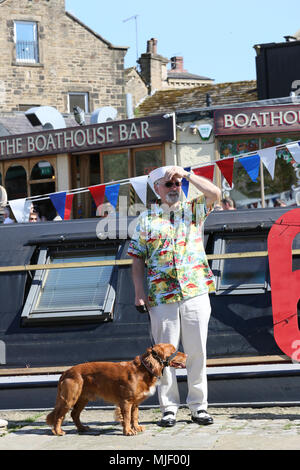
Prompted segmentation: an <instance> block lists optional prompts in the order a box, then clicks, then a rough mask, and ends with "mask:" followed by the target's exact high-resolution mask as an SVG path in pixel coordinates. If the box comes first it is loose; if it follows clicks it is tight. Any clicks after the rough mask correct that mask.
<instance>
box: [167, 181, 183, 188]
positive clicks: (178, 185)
mask: <svg viewBox="0 0 300 470" xmlns="http://www.w3.org/2000/svg"><path fill="white" fill-rule="evenodd" d="M174 185H175V186H177V187H178V188H179V187H180V186H181V181H167V182H166V183H165V187H166V188H172V186H174Z"/></svg>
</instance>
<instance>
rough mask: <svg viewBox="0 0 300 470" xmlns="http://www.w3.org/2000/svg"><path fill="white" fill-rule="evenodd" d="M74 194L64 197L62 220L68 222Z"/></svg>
mask: <svg viewBox="0 0 300 470" xmlns="http://www.w3.org/2000/svg"><path fill="white" fill-rule="evenodd" d="M73 197H74V194H67V195H66V205H65V215H64V220H69V219H70V217H71V210H72V203H73Z"/></svg>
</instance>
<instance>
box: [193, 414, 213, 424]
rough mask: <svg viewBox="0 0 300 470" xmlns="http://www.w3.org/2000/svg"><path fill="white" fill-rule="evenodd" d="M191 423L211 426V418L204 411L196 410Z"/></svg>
mask: <svg viewBox="0 0 300 470" xmlns="http://www.w3.org/2000/svg"><path fill="white" fill-rule="evenodd" d="M192 421H194V423H197V424H202V425H207V424H213V422H214V420H213V418H212V417H211V416H210V415H209V414H208V413H207V411H205V410H198V411H197V414H196V415H192Z"/></svg>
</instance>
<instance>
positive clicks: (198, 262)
mask: <svg viewBox="0 0 300 470" xmlns="http://www.w3.org/2000/svg"><path fill="white" fill-rule="evenodd" d="M164 209H165V208H164ZM164 209H163V208H162V207H161V206H159V205H157V204H155V205H153V206H152V207H151V209H149V210H147V211H145V212H143V213H142V214H141V215H140V216H139V218H138V221H137V225H136V229H135V233H134V235H133V237H132V239H131V242H130V244H129V248H128V254H129V255H130V256H134V257H137V258H142V259H144V260H145V263H146V265H147V279H148V296H149V304H150V306H151V307H153V306H156V305H159V304H166V303H171V302H179V301H180V300H183V299H185V298H189V297H195V296H196V295H200V294H203V293H206V292H213V291H214V290H215V280H214V276H213V273H212V271H211V269H210V267H209V265H208V261H207V258H206V254H205V251H204V246H203V239H202V234H203V223H204V220H205V219H206V216H207V209H206V204H205V198H204V196H203V195H201V196H199V197H198V198H196V199H194V200H192V201H186V202H181V203H180V205H179V206H178V209H176V211H174V212H170V211H166V210H164Z"/></svg>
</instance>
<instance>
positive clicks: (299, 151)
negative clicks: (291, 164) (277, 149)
mask: <svg viewBox="0 0 300 470" xmlns="http://www.w3.org/2000/svg"><path fill="white" fill-rule="evenodd" d="M286 147H287V149H288V151H289V152H290V154H291V155H292V157H293V159H294V160H295V162H297V163H300V146H299V142H298V143H297V144H289V145H287V146H286Z"/></svg>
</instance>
